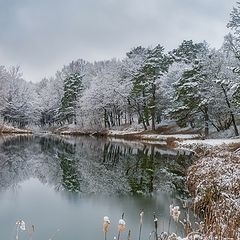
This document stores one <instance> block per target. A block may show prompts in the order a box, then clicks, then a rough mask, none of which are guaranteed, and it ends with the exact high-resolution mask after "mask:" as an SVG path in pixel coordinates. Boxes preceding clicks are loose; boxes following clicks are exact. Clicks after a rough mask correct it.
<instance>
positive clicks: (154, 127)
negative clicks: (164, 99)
mask: <svg viewBox="0 0 240 240" xmlns="http://www.w3.org/2000/svg"><path fill="white" fill-rule="evenodd" d="M151 100H152V101H151V115H152V130H153V131H155V129H156V126H155V116H156V85H155V82H154V83H153V84H152V99H151Z"/></svg>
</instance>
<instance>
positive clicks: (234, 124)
mask: <svg viewBox="0 0 240 240" xmlns="http://www.w3.org/2000/svg"><path fill="white" fill-rule="evenodd" d="M221 87H222V90H223V93H224V96H225V100H226V103H227V105H228V108H229V109H230V112H231V118H232V123H233V127H234V131H235V135H236V136H239V132H238V128H237V125H236V121H235V116H234V114H233V112H232V109H231V104H230V101H229V99H228V96H227V92H226V89H225V88H224V86H223V85H222V84H221Z"/></svg>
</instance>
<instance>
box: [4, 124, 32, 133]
mask: <svg viewBox="0 0 240 240" xmlns="http://www.w3.org/2000/svg"><path fill="white" fill-rule="evenodd" d="M32 133H33V131H32V130H30V129H20V128H16V127H12V126H8V125H0V134H32Z"/></svg>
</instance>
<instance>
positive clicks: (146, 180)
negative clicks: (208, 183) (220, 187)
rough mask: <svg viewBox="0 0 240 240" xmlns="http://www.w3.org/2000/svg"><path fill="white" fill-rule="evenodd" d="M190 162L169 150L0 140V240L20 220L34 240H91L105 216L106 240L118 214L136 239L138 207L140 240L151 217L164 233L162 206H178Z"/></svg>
mask: <svg viewBox="0 0 240 240" xmlns="http://www.w3.org/2000/svg"><path fill="white" fill-rule="evenodd" d="M191 161H192V160H191V157H190V156H186V155H180V154H178V153H177V152H176V151H173V150H170V149H162V148H161V149H159V148H158V147H157V146H154V145H151V146H147V145H141V144H140V143H134V142H124V141H123V142H117V140H114V141H110V140H107V139H96V138H91V137H79V138H66V137H65V138H62V137H59V136H49V135H47V136H41V135H40V136H17V137H7V138H6V137H5V138H0V216H1V217H0V226H2V228H1V230H0V231H1V235H0V236H1V239H14V228H15V222H14V221H15V220H17V219H20V218H23V219H24V220H25V221H27V222H31V223H34V224H35V225H36V226H37V229H38V227H39V230H38V231H36V234H35V236H34V239H35V240H42V239H49V238H50V236H51V234H52V233H54V232H55V231H56V229H58V228H60V229H61V232H60V234H58V235H57V237H56V239H58V240H63V239H99V238H101V236H102V229H101V227H102V217H103V216H105V215H109V216H110V218H111V219H112V223H111V226H110V232H109V239H113V237H114V236H115V235H116V229H117V221H118V218H119V217H120V216H121V214H122V212H125V216H126V220H127V228H129V229H131V231H132V234H133V236H137V232H138V222H139V211H140V209H142V208H144V211H145V215H144V219H145V222H144V228H143V239H148V236H149V233H150V232H151V231H152V227H153V225H152V216H153V212H155V214H157V215H158V216H160V222H159V226H160V227H161V229H164V230H166V226H168V223H169V204H171V203H172V202H174V203H175V204H179V202H178V200H177V199H178V198H179V197H182V196H183V195H184V187H183V185H184V184H183V181H184V178H183V176H184V173H185V170H186V168H187V166H188V165H189V164H190V162H191ZM162 190H168V191H167V192H166V193H163V192H162ZM115 222H116V224H115ZM164 226H165V227H164ZM171 229H172V230H173V231H175V230H176V229H177V227H176V226H175V225H172V226H171ZM126 234H127V231H126ZM122 237H123V239H127V236H126V235H124V234H123V236H122ZM25 238H26V236H25V237H23V238H20V239H25ZM133 238H134V237H133Z"/></svg>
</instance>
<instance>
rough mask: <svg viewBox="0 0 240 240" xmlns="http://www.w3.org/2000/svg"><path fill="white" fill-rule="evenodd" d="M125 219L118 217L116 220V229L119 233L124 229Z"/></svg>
mask: <svg viewBox="0 0 240 240" xmlns="http://www.w3.org/2000/svg"><path fill="white" fill-rule="evenodd" d="M125 225H126V223H125V221H124V220H123V219H120V220H119V222H118V231H119V232H120V233H121V232H123V231H124V230H125Z"/></svg>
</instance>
